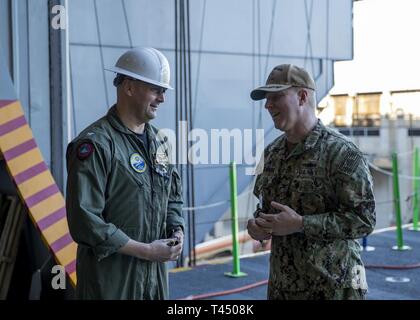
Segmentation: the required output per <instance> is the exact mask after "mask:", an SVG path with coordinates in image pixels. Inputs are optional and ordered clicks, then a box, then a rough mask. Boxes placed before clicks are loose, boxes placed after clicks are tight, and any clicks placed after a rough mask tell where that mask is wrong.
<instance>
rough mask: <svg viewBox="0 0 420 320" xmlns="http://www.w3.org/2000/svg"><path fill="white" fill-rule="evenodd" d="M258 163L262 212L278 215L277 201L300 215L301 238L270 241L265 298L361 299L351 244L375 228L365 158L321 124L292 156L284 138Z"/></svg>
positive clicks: (356, 249)
mask: <svg viewBox="0 0 420 320" xmlns="http://www.w3.org/2000/svg"><path fill="white" fill-rule="evenodd" d="M263 163H264V168H263V170H262V173H261V174H260V175H258V177H257V181H256V184H255V188H254V194H255V195H256V196H257V197H259V196H260V195H262V198H263V208H262V209H263V211H265V212H266V213H271V214H274V213H276V212H277V211H278V210H276V209H274V208H272V207H271V206H270V202H271V201H276V202H279V203H281V204H284V205H287V206H289V207H290V208H292V209H293V210H295V211H296V212H297V213H298V214H300V215H302V216H303V232H300V233H294V234H290V235H287V236H273V237H272V246H271V256H270V278H269V286H268V298H269V299H282V298H284V297H285V296H294V295H292V294H291V292H296V293H299V292H306V296H308V297H319V298H324V299H335V298H336V297H339V296H342V297H346V298H349V299H350V298H352V297H351V293H352V292H354V298H356V299H357V298H360V297H363V294H364V293H365V291H366V290H367V283H366V281H365V277H364V276H365V273H364V265H363V262H362V260H361V256H360V245H359V243H358V241H357V240H356V239H358V238H362V237H364V236H366V235H368V234H369V233H371V232H372V231H373V229H374V227H375V223H376V215H375V201H374V196H373V190H372V178H371V175H370V172H369V168H368V166H367V163H366V161H365V159H364V157H363V154H362V153H361V152H360V151H359V149H358V148H357V147H356V146H355V145H354V144H353V143H352V142H350V141H349V140H348V139H347V138H346V137H345V136H343V135H342V134H340V133H338V132H336V131H335V130H332V129H330V128H327V127H325V126H324V125H323V124H322V122H321V121H320V120H319V121H318V123H317V125H316V126H315V128H314V129H313V130H312V131H311V132H310V134H309V135H308V136H307V137H306V138H305V139H304V140H303V141H302V142H300V143H299V144H298V145H296V146H295V148H294V149H293V150H292V151H291V152H290V153H289V152H288V151H287V144H286V136H285V135H282V136H280V137H279V138H277V139H276V140H274V141H273V142H272V143H271V144H270V145H269V146H267V147H266V149H265V151H264V162H263ZM345 289H355V290H353V291H352V290H345ZM340 290H345V291H342V293H339V291H340ZM320 292H322V294H320ZM284 293H287V294H284ZM301 296H302V295H301Z"/></svg>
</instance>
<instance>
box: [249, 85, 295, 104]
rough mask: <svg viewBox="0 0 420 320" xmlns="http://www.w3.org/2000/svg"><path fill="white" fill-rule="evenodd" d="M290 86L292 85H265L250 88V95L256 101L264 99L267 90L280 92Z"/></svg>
mask: <svg viewBox="0 0 420 320" xmlns="http://www.w3.org/2000/svg"><path fill="white" fill-rule="evenodd" d="M291 87H292V85H280V84H276V85H266V86H262V87H258V88H256V89H254V90H252V91H251V94H250V96H251V99H252V100H255V101H258V100H262V99H264V98H265V95H266V94H267V92H280V91H283V90H286V89H289V88H291Z"/></svg>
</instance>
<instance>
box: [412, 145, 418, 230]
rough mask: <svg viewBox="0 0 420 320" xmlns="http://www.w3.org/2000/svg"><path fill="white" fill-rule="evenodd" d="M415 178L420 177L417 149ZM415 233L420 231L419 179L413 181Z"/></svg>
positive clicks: (414, 161) (416, 151)
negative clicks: (419, 225)
mask: <svg viewBox="0 0 420 320" xmlns="http://www.w3.org/2000/svg"><path fill="white" fill-rule="evenodd" d="M413 176H414V177H419V176H420V172H419V148H418V147H415V149H414V154H413ZM413 191H414V197H413V228H412V229H411V230H413V231H420V230H419V227H418V224H419V179H413Z"/></svg>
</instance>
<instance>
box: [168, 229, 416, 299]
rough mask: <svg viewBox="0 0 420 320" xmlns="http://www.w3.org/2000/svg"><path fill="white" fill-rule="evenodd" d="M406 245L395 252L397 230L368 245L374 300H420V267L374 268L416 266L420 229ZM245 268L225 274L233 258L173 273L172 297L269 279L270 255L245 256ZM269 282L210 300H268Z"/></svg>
mask: <svg viewBox="0 0 420 320" xmlns="http://www.w3.org/2000/svg"><path fill="white" fill-rule="evenodd" d="M403 236H404V244H405V245H409V246H411V247H412V250H409V251H395V250H392V246H394V245H396V232H395V230H391V231H386V232H381V233H377V234H373V235H371V236H369V238H368V245H369V246H373V247H375V250H374V251H370V252H363V253H362V256H363V261H364V263H365V265H366V267H367V269H366V274H367V281H368V285H369V293H368V299H370V300H420V268H416V269H409V270H387V269H379V268H370V267H369V266H371V265H398V266H401V265H413V264H418V263H420V232H414V231H409V230H404V232H403ZM240 263H241V265H240V266H241V271H242V272H245V273H247V274H248V275H247V276H246V277H241V278H230V277H226V276H225V275H224V273H225V272H231V271H232V261H229V262H226V263H221V264H208V265H201V266H198V267H195V268H193V269H191V270H187V271H179V272H170V273H169V285H170V294H169V296H170V299H182V298H187V297H191V296H197V295H202V294H207V293H214V292H223V291H226V290H232V289H236V288H240V287H244V286H247V285H252V284H254V283H257V282H260V281H263V280H267V279H268V264H269V254H268V253H267V254H263V255H257V256H253V257H248V258H243V259H241V261H240ZM387 277H394V278H402V277H405V278H409V280H410V281H409V282H405V283H398V282H387V281H385V279H386V278H387ZM266 292H267V285H266V284H264V285H261V286H258V287H256V288H252V289H249V290H246V291H242V292H237V293H232V294H228V295H221V296H214V297H211V298H210V299H215V300H216V299H217V300H224V299H233V300H265V299H266Z"/></svg>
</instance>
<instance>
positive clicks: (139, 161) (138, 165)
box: [130, 153, 146, 173]
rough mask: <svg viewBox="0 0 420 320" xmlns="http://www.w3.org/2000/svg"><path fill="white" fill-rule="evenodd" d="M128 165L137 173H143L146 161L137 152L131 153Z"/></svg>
mask: <svg viewBox="0 0 420 320" xmlns="http://www.w3.org/2000/svg"><path fill="white" fill-rule="evenodd" d="M130 165H131V167H132V168H133V169H134V171H136V172H138V173H143V172H145V171H146V162H145V161H144V159H143V158H142V157H141V155H140V154H138V153H133V154H132V155H131V156H130Z"/></svg>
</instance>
